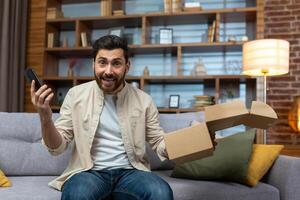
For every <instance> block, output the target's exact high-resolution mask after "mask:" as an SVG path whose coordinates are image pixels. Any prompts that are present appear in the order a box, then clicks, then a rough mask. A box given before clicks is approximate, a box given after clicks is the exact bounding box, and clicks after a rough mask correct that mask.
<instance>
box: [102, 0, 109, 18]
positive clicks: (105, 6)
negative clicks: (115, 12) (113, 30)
mask: <svg viewBox="0 0 300 200" xmlns="http://www.w3.org/2000/svg"><path fill="white" fill-rule="evenodd" d="M110 1H111V0H101V2H100V11H101V16H110V15H111V4H112V2H110Z"/></svg>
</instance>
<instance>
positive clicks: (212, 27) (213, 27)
mask: <svg viewBox="0 0 300 200" xmlns="http://www.w3.org/2000/svg"><path fill="white" fill-rule="evenodd" d="M215 34H216V20H214V21H213V23H212V24H211V25H210V26H209V27H208V34H207V41H208V42H214V41H215Z"/></svg>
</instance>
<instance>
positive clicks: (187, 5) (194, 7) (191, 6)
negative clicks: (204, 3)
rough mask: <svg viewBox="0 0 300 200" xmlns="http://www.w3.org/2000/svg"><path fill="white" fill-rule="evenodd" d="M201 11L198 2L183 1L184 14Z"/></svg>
mask: <svg viewBox="0 0 300 200" xmlns="http://www.w3.org/2000/svg"><path fill="white" fill-rule="evenodd" d="M201 10H202V7H201V5H200V2H193V1H185V2H184V4H183V11H185V12H196V11H201Z"/></svg>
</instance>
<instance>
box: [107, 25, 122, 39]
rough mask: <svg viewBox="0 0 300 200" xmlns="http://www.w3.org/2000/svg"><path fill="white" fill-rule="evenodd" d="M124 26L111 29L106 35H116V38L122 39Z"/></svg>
mask: <svg viewBox="0 0 300 200" xmlns="http://www.w3.org/2000/svg"><path fill="white" fill-rule="evenodd" d="M123 34H124V26H118V27H112V28H110V29H108V35H116V36H118V37H123Z"/></svg>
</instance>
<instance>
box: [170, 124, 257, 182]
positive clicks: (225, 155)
mask: <svg viewBox="0 0 300 200" xmlns="http://www.w3.org/2000/svg"><path fill="white" fill-rule="evenodd" d="M254 136H255V131H254V130H249V131H246V132H242V133H237V134H234V135H231V136H228V137H225V138H222V139H220V140H218V145H217V146H216V150H215V151H214V154H213V156H210V157H207V158H203V159H200V160H196V161H192V162H188V163H184V164H182V165H178V166H176V167H175V168H174V170H173V173H172V175H171V176H172V177H176V178H188V179H201V180H228V181H236V182H243V181H245V179H246V177H247V171H248V162H249V159H250V156H251V152H252V144H253V140H254Z"/></svg>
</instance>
